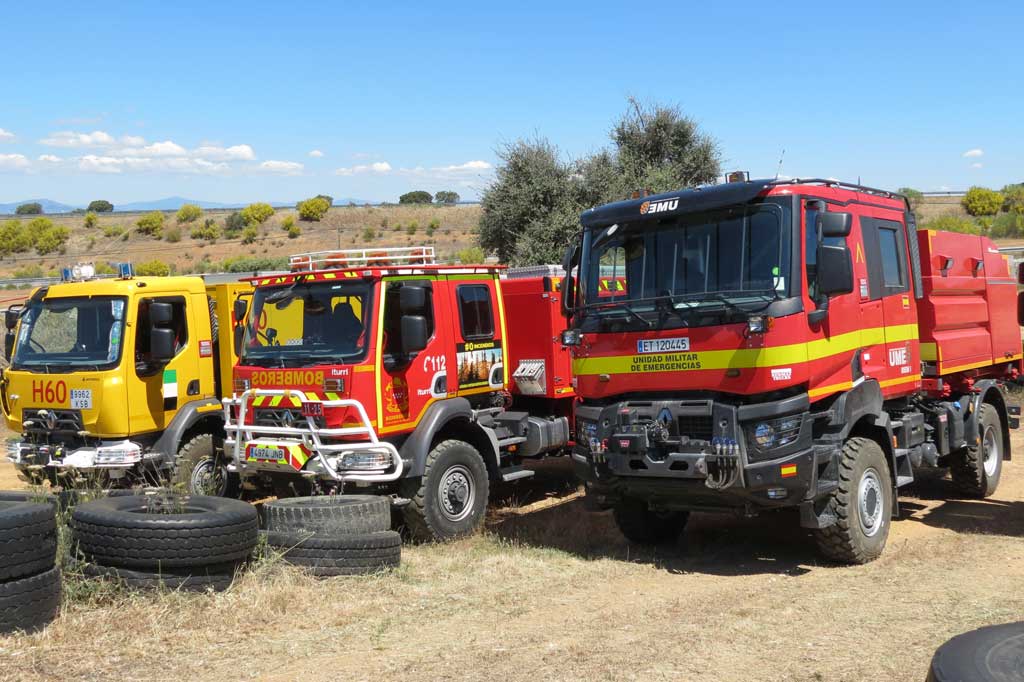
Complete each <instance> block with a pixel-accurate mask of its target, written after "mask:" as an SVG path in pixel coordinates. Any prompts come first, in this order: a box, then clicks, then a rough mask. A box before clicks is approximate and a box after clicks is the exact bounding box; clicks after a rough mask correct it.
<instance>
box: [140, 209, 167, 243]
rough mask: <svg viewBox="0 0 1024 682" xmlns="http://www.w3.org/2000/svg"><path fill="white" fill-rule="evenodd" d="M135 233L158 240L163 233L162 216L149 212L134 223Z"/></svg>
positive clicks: (156, 212) (158, 213) (158, 212)
mask: <svg viewBox="0 0 1024 682" xmlns="http://www.w3.org/2000/svg"><path fill="white" fill-rule="evenodd" d="M135 231H136V232H138V233H139V234H144V235H146V236H148V237H154V238H156V239H160V237H161V236H163V232H164V214H163V213H162V212H160V211H151V212H150V213H147V214H146V215H144V216H142V217H141V218H139V219H138V220H137V221H135Z"/></svg>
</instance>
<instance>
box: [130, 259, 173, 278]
mask: <svg viewBox="0 0 1024 682" xmlns="http://www.w3.org/2000/svg"><path fill="white" fill-rule="evenodd" d="M135 274H136V275H141V276H143V277H167V276H168V275H170V274H171V266H170V265H168V264H167V263H165V262H163V261H162V260H151V261H145V262H143V263H138V264H136V265H135Z"/></svg>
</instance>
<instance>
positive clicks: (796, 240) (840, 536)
mask: <svg viewBox="0 0 1024 682" xmlns="http://www.w3.org/2000/svg"><path fill="white" fill-rule="evenodd" d="M582 225H583V231H582V237H581V240H580V242H579V243H578V244H577V245H576V246H575V247H574V248H572V249H571V250H570V252H569V254H568V255H567V262H566V264H565V265H566V269H567V271H570V272H573V273H574V275H573V276H572V277H569V278H567V280H566V282H565V284H566V295H565V302H566V313H567V314H568V315H570V317H571V324H570V329H569V330H567V332H566V333H565V335H564V341H565V343H566V344H567V345H569V346H571V347H572V348H573V354H574V363H573V369H574V373H575V375H576V391H577V393H578V394H579V396H580V399H581V402H580V403H579V404H578V405H577V407H576V410H575V415H576V424H575V426H576V444H575V447H574V451H573V454H572V457H573V460H574V463H575V468H576V470H577V472H578V474H579V475H580V476H581V477H582V478H583V480H584V481H585V482H586V485H587V491H588V496H590V497H591V498H592V500H591V501H592V502H596V504H597V505H599V506H601V507H604V508H609V507H610V508H612V509H614V516H615V519H616V521H617V523H618V525H619V528H620V529H621V530H622V532H623V533H624V534H625V535H626V536H627V538H629V539H630V540H633V541H637V542H659V541H665V540H670V539H674V538H675V537H676V536H677V535H678V534H679V533H680V532H681V531H682V529H683V525H684V524H685V522H686V520H687V516H688V514H689V512H690V511H693V510H701V511H727V510H728V511H735V512H739V513H743V514H748V515H749V514H754V513H757V512H758V511H760V510H765V509H772V508H778V507H787V506H789V507H792V506H795V507H798V508H799V510H800V519H801V523H802V525H803V526H804V527H807V528H811V529H813V532H814V535H815V536H816V537H817V540H818V544H819V546H820V548H821V549H822V550H823V552H824V553H825V554H826V555H827V556H828V557H830V558H832V559H834V560H838V561H843V562H851V563H862V562H866V561H870V560H872V559H874V558H875V557H877V556H879V554H880V553H881V552H882V550H883V548H884V546H885V542H886V537H887V535H888V532H889V523H890V519H891V518H892V517H893V516H894V515H895V514H897V512H898V502H897V492H898V489H899V488H901V487H902V486H905V485H907V484H908V483H910V482H911V481H913V480H914V470H915V468H917V467H921V466H930V467H949V469H950V471H951V474H952V478H953V481H954V482H955V483H956V484H957V486H958V487H959V488H960V490H961V491H963V492H965V493H967V494H970V495H976V496H987V495H991V494H992V493H993V492H994V491H995V489H996V486H997V484H998V483H999V476H1000V472H1001V467H1002V460H1003V459H1004V458H1009V456H1010V440H1009V434H1008V429H1010V428H1016V427H1017V425H1018V419H1017V415H1019V414H1020V411H1019V408H1017V407H1015V406H1011V405H1010V404H1009V401H1008V398H1007V393H1006V390H1005V386H1004V382H1005V381H1006V380H1007V379H1011V378H1013V377H1015V376H1016V375H1017V373H1018V372H1019V370H1020V368H1021V358H1022V351H1021V334H1020V328H1019V326H1018V322H1019V320H1018V312H1017V310H1018V300H1017V281H1018V280H1017V278H1014V277H1013V276H1012V275H1011V273H1010V272H1009V269H1008V263H1007V261H1006V259H1005V258H1004V257H1003V256H1001V255H1000V254H999V252H998V251H997V250H996V249H995V247H994V245H993V243H992V242H991V241H990V240H988V239H987V238H985V237H979V236H972V235H965V234H952V233H944V232H934V231H918V230H917V229H916V227H915V224H914V217H913V214H912V213H911V212H910V210H909V205H908V203H907V202H906V200H905V199H904V198H903V197H902V196H899V195H896V194H893V193H891V192H887V191H884V190H877V189H871V188H868V187H862V186H859V185H851V184H847V183H841V182H835V181H831V180H788V181H746V180H744V181H740V182H734V183H729V184H724V185H719V186H713V187H703V188H699V189H691V190H681V191H677V192H670V193H666V194H660V195H655V196H642V197H639V198H635V199H632V200H628V201H622V202H618V203H613V204H609V205H606V206H601V207H598V208H595V209H591V210H589V211H587V212H585V213H584V214H583V216H582ZM609 282H612V283H614V286H609V285H608V283H609Z"/></svg>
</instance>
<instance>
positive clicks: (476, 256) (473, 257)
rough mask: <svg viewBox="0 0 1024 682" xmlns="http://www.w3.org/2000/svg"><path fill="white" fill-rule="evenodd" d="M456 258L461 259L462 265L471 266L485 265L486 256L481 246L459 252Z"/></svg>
mask: <svg viewBox="0 0 1024 682" xmlns="http://www.w3.org/2000/svg"><path fill="white" fill-rule="evenodd" d="M455 257H456V258H458V259H459V262H460V263H462V264H464V265H469V264H470V263H474V264H475V263H483V262H484V258H485V254H484V250H483V249H481V248H480V247H479V246H470V247H469V248H466V249H462V250H461V251H459V252H458V253H457V254H455Z"/></svg>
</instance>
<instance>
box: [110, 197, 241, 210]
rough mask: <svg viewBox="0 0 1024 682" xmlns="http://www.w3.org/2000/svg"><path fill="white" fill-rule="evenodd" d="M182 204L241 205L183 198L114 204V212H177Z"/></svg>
mask: <svg viewBox="0 0 1024 682" xmlns="http://www.w3.org/2000/svg"><path fill="white" fill-rule="evenodd" d="M184 204H196V205H197V206H199V208H237V207H238V206H240V205H241V204H222V203H219V202H216V201H200V200H198V199H186V198H185V197H167V198H166V199H156V200H153V201H133V202H130V203H127V204H114V210H115V211H126V212H130V211H177V210H178V209H179V208H181V207H182V206H183V205H184Z"/></svg>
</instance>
